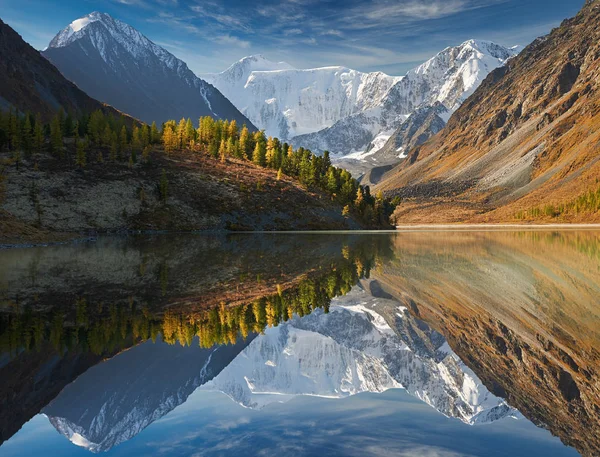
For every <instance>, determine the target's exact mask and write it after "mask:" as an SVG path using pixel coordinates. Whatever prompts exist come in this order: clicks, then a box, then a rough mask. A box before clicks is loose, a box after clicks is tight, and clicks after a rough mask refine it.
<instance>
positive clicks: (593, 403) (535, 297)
mask: <svg viewBox="0 0 600 457" xmlns="http://www.w3.org/2000/svg"><path fill="white" fill-rule="evenodd" d="M6 252H7V253H8V254H9V255H8V256H7V257H3V259H2V261H0V272H2V274H3V276H2V278H3V287H2V291H1V292H0V296H1V297H2V303H3V305H2V314H1V315H2V319H1V321H0V343H1V345H2V350H3V353H4V355H3V356H2V359H1V362H0V376H2V379H3V380H4V382H3V384H2V400H3V402H2V403H3V405H6V407H4V406H3V408H2V410H1V411H0V430H1V433H2V436H1V437H2V440H6V439H9V438H10V437H11V436H12V435H13V434H14V433H15V432H16V431H17V430H18V429H19V428H20V427H21V426H22V425H23V424H24V423H25V422H26V421H28V420H29V419H30V418H31V417H33V416H34V415H35V414H37V413H38V412H39V411H42V412H43V413H44V414H46V415H47V416H48V419H49V421H50V423H51V424H52V425H53V426H54V427H55V428H56V430H58V431H59V432H60V433H61V434H63V435H65V436H66V437H67V438H68V439H69V440H70V441H71V442H72V443H74V444H77V445H78V446H82V447H84V448H86V449H88V450H91V451H94V452H100V451H111V452H113V451H115V450H117V449H121V448H123V446H124V443H126V442H127V441H128V440H130V439H131V438H132V437H134V436H136V435H138V434H140V432H142V430H144V429H145V428H146V427H148V426H150V424H153V423H154V422H156V421H157V420H159V419H160V418H163V417H164V418H169V417H171V416H172V415H173V414H175V413H176V412H175V411H173V409H175V408H176V407H178V406H179V405H182V404H184V403H185V402H186V401H187V402H188V403H189V400H188V398H192V397H190V395H192V393H193V392H196V393H195V394H194V395H193V396H195V397H198V396H200V397H198V398H204V400H203V402H204V403H203V404H204V405H208V404H209V403H210V402H209V403H207V402H206V399H207V398H213V397H211V395H212V396H215V395H219V394H217V392H219V393H221V392H222V393H225V394H226V395H227V396H229V397H230V399H232V400H233V401H234V402H235V403H237V404H239V405H242V406H244V407H246V408H251V409H254V410H257V411H263V410H264V411H268V412H269V414H271V412H272V411H274V409H273V408H274V407H275V405H277V404H280V403H282V402H284V403H285V404H286V405H290V406H289V408H297V406H294V405H297V403H295V401H294V399H295V398H296V397H298V396H307V395H309V396H315V397H318V398H329V399H331V398H335V399H341V398H348V400H349V397H351V396H354V395H355V394H359V393H363V394H364V393H367V392H378V393H380V392H385V391H387V390H389V389H395V388H403V389H405V390H406V391H407V392H408V393H410V394H411V395H413V396H414V397H416V398H418V399H419V400H420V401H422V402H423V403H425V404H427V405H429V406H431V407H433V408H434V409H435V410H437V411H438V412H440V413H442V414H443V415H444V416H446V417H449V418H454V419H458V420H460V421H461V422H462V423H464V424H471V425H478V426H482V427H484V428H485V427H490V428H491V429H493V430H499V431H500V430H504V429H505V428H507V427H506V425H505V424H507V422H506V421H507V420H509V421H510V420H514V419H517V421H518V422H519V423H522V424H523V425H521V426H520V428H521V429H522V430H529V429H528V427H529V425H527V424H529V422H528V420H531V421H533V422H534V423H535V424H537V425H539V426H541V427H543V428H546V429H549V430H550V431H551V432H552V433H553V434H554V435H556V436H558V437H560V439H561V440H562V441H563V442H564V443H567V444H569V445H570V446H573V447H575V448H576V449H577V450H578V451H579V452H580V453H582V454H584V455H597V454H598V452H599V449H600V445H599V443H598V436H600V430H598V422H597V420H596V418H597V415H598V412H600V407H599V406H600V402H599V401H598V400H599V398H600V395H599V392H598V388H597V380H598V376H597V375H598V373H597V370H598V369H597V367H598V352H597V349H596V348H597V347H598V345H597V343H598V342H599V341H600V325H599V323H600V309H599V307H600V303H599V298H598V297H600V263H599V259H600V257H599V256H600V242H599V237H598V234H594V233H591V232H590V233H576V232H567V233H550V232H549V233H533V232H527V233H519V232H502V233H487V234H486V233H466V232H465V233H433V234H432V233H412V234H411V233H400V234H393V235H383V234H380V235H311V236H303V235H265V236H258V235H254V236H244V235H238V236H234V237H229V238H226V237H205V236H201V237H189V236H182V237H176V238H172V237H155V238H151V239H148V238H146V237H141V238H133V239H119V238H116V239H105V240H101V241H99V243H97V244H94V245H71V246H63V247H57V248H51V249H39V250H27V251H21V252H20V253H19V254H17V251H6ZM75 379H77V381H76V382H73V381H74V380H75ZM199 392H203V393H202V394H200V393H199ZM207 396H208V397H207ZM215 398H216V397H215ZM386 398H387V397H386ZM348 400H346V401H348ZM353 401H354V400H353ZM357 401H358V400H357ZM194 403H195V404H196V407H197V408H200V406H201V405H200V406H199V405H198V402H194ZM231 405H233V406H235V405H234V403H233V402H232V403H231ZM233 406H232V407H233ZM202 407H203V408H205V407H207V406H202ZM316 408H318V407H316ZM327 408H330V407H327ZM180 409H181V407H180V408H178V409H177V410H178V411H179V410H180ZM190 414H194V413H190ZM314 414H315V415H316V416H317V417H318V416H319V415H322V416H323V417H325V416H326V414H325V410H323V411H321V410H320V409H316V410H315V411H314ZM420 414H423V413H422V412H421V413H420ZM523 416H525V417H523ZM338 420H340V422H343V421H342V420H341V419H338ZM32 422H35V421H32ZM30 424H32V423H29V424H27V426H26V427H25V428H24V431H23V432H21V434H22V433H26V432H27V431H28V430H29V427H32V426H33V425H30ZM159 424H163V421H159V422H157V423H156V424H154V425H153V426H152V430H155V432H154V433H160V430H167V429H168V427H167V426H166V425H159ZM532 427H533V426H532ZM508 428H510V427H508ZM472 430H473V429H471V431H470V432H468V433H467V432H464V433H467V435H468V437H471V438H472V439H475V438H474V437H476V436H478V435H480V432H475V431H472ZM515 430H516V429H514V430H512V431H511V432H510V433H509V432H506V433H509V435H508V436H510V437H512V438H514V439H516V436H517V435H518V433H516V432H515ZM246 432H247V433H248V430H246ZM254 432H256V431H254ZM541 432H543V430H542V431H541ZM481 433H485V432H481ZM499 433H500V432H499ZM528 433H529V435H528V436H529V438H528V439H529V441H528V439H527V438H523V437H519V439H522V442H520V445H521V446H522V449H523V450H525V449H531V448H530V447H528V446H530V445H532V443H533V440H534V436H537V435H536V434H535V433H533V432H532V431H530V432H528ZM536 433H537V432H536ZM375 435H376V433H375V431H373V436H375ZM523 435H525V433H523ZM142 436H144V437H146V438H145V439H148V437H149V436H150V435H148V434H147V433H142V434H140V437H142ZM15 438H16V437H15ZM512 438H510V439H512ZM215 439H216V438H215ZM365 439H367V438H366V437H365ZM386 439H387V440H388V441H389V442H388V443H387V445H389V446H390V447H392V448H393V447H394V446H395V445H397V444H398V443H396V444H393V443H392V441H393V438H392V436H391V435H390V436H387V438H386ZM440 439H441V438H440ZM468 439H469V438H464V440H465V442H464V451H465V453H466V452H467V448H469V446H470V444H469V443H467V441H468ZM536 439H537V438H536ZM13 441H14V440H13V439H11V440H9V442H8V443H7V446H8V447H7V446H2V447H0V455H1V454H2V452H3V448H4V450H6V449H12V448H13V447H14V445H12V442H13ZM492 441H493V440H492ZM471 444H472V443H471ZM117 445H118V446H117ZM546 445H547V446H549V447H547V448H544V449H546V450H545V451H544V452H545V454H543V453H540V454H539V455H548V452H550V451H548V449H551V450H552V451H551V452H552V453H554V454H556V455H559V454H560V455H562V454H563V453H565V455H566V454H568V452H567V451H568V450H567V449H566V448H562V447H560V443H558V442H555V443H554V444H552V442H551V441H548V442H547V443H546ZM11 446H13V447H11ZM198 446H200V445H199V444H198ZM123 449H126V447H124V448H123ZM232 449H233V447H232ZM448 449H450V447H448ZM473 449H475V450H473ZM473 449H471V450H470V451H469V452H471V453H472V454H473V453H474V455H491V454H490V452H488V451H489V449H488V450H485V447H484V448H481V447H479V448H478V447H477V446H476V447H475V448H473ZM477 449H479V450H477ZM540 449H541V448H540ZM197 450H201V449H197ZM155 451H156V452H158V451H157V450H155ZM237 451H238V452H240V451H241V448H238V449H237ZM347 451H348V450H346V451H345V453H347ZM231 452H232V453H235V452H234V451H233V450H232V451H231ZM423 452H425V451H423ZM540 452H541V451H540ZM152 453H155V452H154V451H153V452H152ZM183 454H185V455H190V454H193V452H189V453H187V452H186V453H183ZM512 455H534V454H532V453H531V451H528V453H525V451H523V453H518V452H517V453H515V452H513V453H512Z"/></svg>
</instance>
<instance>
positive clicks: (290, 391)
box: [202, 287, 520, 424]
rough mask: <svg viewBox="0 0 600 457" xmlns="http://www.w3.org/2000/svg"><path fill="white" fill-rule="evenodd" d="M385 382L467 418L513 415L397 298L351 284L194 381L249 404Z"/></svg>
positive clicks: (369, 388)
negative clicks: (327, 303) (206, 378)
mask: <svg viewBox="0 0 600 457" xmlns="http://www.w3.org/2000/svg"><path fill="white" fill-rule="evenodd" d="M384 316H385V317H384ZM388 322H390V323H388ZM392 388H405V389H406V390H407V391H408V392H409V393H411V394H412V395H414V396H416V397H418V398H419V399H421V400H422V401H424V402H426V403H427V404H429V405H431V406H432V407H434V408H435V409H437V410H438V411H440V412H441V413H442V414H444V415H446V416H449V417H456V418H458V419H460V420H462V421H463V422H465V423H468V424H481V423H486V422H491V421H494V420H498V419H501V418H504V417H509V416H510V417H517V418H518V417H520V414H519V413H518V412H517V411H516V410H514V409H513V408H510V407H509V406H508V405H506V403H505V402H504V401H503V400H502V399H500V398H497V397H495V396H494V395H492V394H491V393H490V392H489V391H488V390H487V389H486V388H485V387H484V386H483V385H482V384H481V382H480V381H479V379H478V378H477V377H476V376H475V375H474V373H473V372H472V371H471V370H470V369H469V368H467V367H466V366H465V365H464V364H463V363H462V362H461V361H460V359H459V358H458V357H457V356H456V355H455V354H454V353H453V352H452V350H451V349H450V348H449V346H448V345H447V343H446V342H445V340H444V338H443V337H442V336H441V335H440V334H439V333H437V332H435V331H433V330H431V329H430V328H428V327H427V326H426V325H424V324H423V323H422V322H420V321H418V320H416V319H415V318H413V317H412V316H411V315H410V314H409V313H408V312H407V310H406V308H403V307H399V303H398V302H397V301H394V300H388V299H385V298H381V297H374V296H372V295H371V294H369V293H368V292H366V291H364V290H362V289H360V288H358V287H355V288H354V289H353V291H352V292H351V293H350V294H348V295H346V296H344V297H340V298H336V299H334V300H333V301H332V303H331V308H330V313H328V314H326V313H324V311H323V310H320V309H319V310H316V311H315V312H313V313H312V314H311V315H309V316H305V317H303V318H299V317H294V318H293V319H291V320H290V321H289V322H287V323H284V324H281V325H279V326H278V327H274V328H269V329H266V330H265V333H264V335H259V336H257V337H256V338H255V339H254V341H252V343H250V344H249V345H248V347H247V348H245V349H244V350H243V351H242V352H241V353H240V354H239V355H238V356H237V357H236V358H235V359H234V360H233V361H232V362H231V363H230V364H229V365H228V366H227V367H226V368H225V369H224V370H223V371H222V372H221V373H220V374H219V375H218V376H216V377H215V378H214V379H213V380H212V381H210V382H208V383H207V384H205V385H204V386H203V387H202V389H206V390H219V391H222V392H224V393H225V394H227V395H228V396H230V397H231V398H232V399H233V400H234V401H236V402H238V403H240V404H241V405H243V406H245V407H249V408H262V407H264V406H265V405H267V404H269V403H273V402H281V401H286V400H289V399H291V398H293V397H294V396H297V395H315V396H322V397H327V398H343V397H347V396H349V395H355V394H358V393H360V392H383V391H385V390H388V389H392Z"/></svg>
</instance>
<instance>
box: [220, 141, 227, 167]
mask: <svg viewBox="0 0 600 457" xmlns="http://www.w3.org/2000/svg"><path fill="white" fill-rule="evenodd" d="M226 153H227V146H226V145H225V140H224V139H222V140H221V144H220V146H219V158H220V159H221V163H225V155H226Z"/></svg>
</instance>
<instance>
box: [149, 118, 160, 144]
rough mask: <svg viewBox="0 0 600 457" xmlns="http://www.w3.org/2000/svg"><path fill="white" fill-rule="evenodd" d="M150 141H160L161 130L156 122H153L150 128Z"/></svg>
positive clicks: (153, 142) (155, 142)
mask: <svg viewBox="0 0 600 457" xmlns="http://www.w3.org/2000/svg"><path fill="white" fill-rule="evenodd" d="M150 142H151V143H152V144H157V143H159V142H160V132H159V131H158V128H157V127H156V122H152V127H151V128H150Z"/></svg>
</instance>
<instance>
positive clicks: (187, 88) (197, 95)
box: [42, 12, 253, 127]
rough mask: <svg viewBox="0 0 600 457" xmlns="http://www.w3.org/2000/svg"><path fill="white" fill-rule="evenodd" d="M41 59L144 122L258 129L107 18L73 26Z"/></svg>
mask: <svg viewBox="0 0 600 457" xmlns="http://www.w3.org/2000/svg"><path fill="white" fill-rule="evenodd" d="M42 54H43V55H44V56H45V57H46V58H47V59H48V60H50V62H52V63H53V64H54V65H56V67H57V68H58V69H59V70H60V71H61V72H62V74H63V75H65V77H66V78H68V79H69V80H71V81H73V82H74V83H75V84H77V86H78V87H80V88H81V89H83V90H84V91H86V92H87V93H88V94H89V95H91V96H92V97H94V98H97V99H98V100H102V101H105V102H107V103H110V104H111V105H113V106H115V107H117V108H118V109H120V110H122V111H124V112H126V113H128V114H131V115H132V116H134V117H136V118H138V119H140V120H142V121H144V122H147V123H151V122H152V121H156V122H158V123H159V124H160V122H164V121H167V120H169V119H181V118H182V117H185V118H192V119H194V120H196V119H198V118H199V117H200V116H212V117H215V118H218V119H230V120H231V119H235V120H236V121H237V122H238V123H239V124H240V125H242V124H244V123H245V124H247V125H248V127H253V126H252V124H251V123H250V122H249V121H248V119H246V117H245V116H243V115H242V114H241V113H240V112H239V111H238V110H237V109H236V108H235V106H233V105H232V104H231V103H230V102H229V100H227V99H226V98H225V97H224V96H223V95H222V94H221V93H220V92H219V91H218V90H217V89H215V88H214V87H213V86H211V85H210V84H208V83H207V82H205V81H203V80H201V79H200V78H198V77H197V76H196V75H195V74H194V73H193V72H192V71H191V70H190V69H189V68H188V66H187V65H186V64H185V63H184V62H182V61H181V60H179V59H178V58H176V57H175V56H174V55H172V54H171V53H169V52H168V51H166V50H165V49H163V48H161V47H160V46H158V45H156V44H155V43H153V42H152V41H150V40H149V39H148V38H146V37H145V36H144V35H142V34H141V33H140V32H138V31H137V30H135V29H134V28H133V27H131V26H129V25H127V24H125V23H123V22H121V21H119V20H118V19H113V18H112V17H111V16H109V15H108V14H105V13H98V12H94V13H91V14H88V15H87V16H84V17H82V18H80V19H77V20H75V21H73V22H72V23H71V24H69V25H68V26H67V27H66V28H65V29H64V30H62V31H61V32H59V33H58V35H56V36H55V37H54V38H53V39H52V41H51V42H50V44H49V46H48V48H47V49H45V50H44V51H43V52H42Z"/></svg>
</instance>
